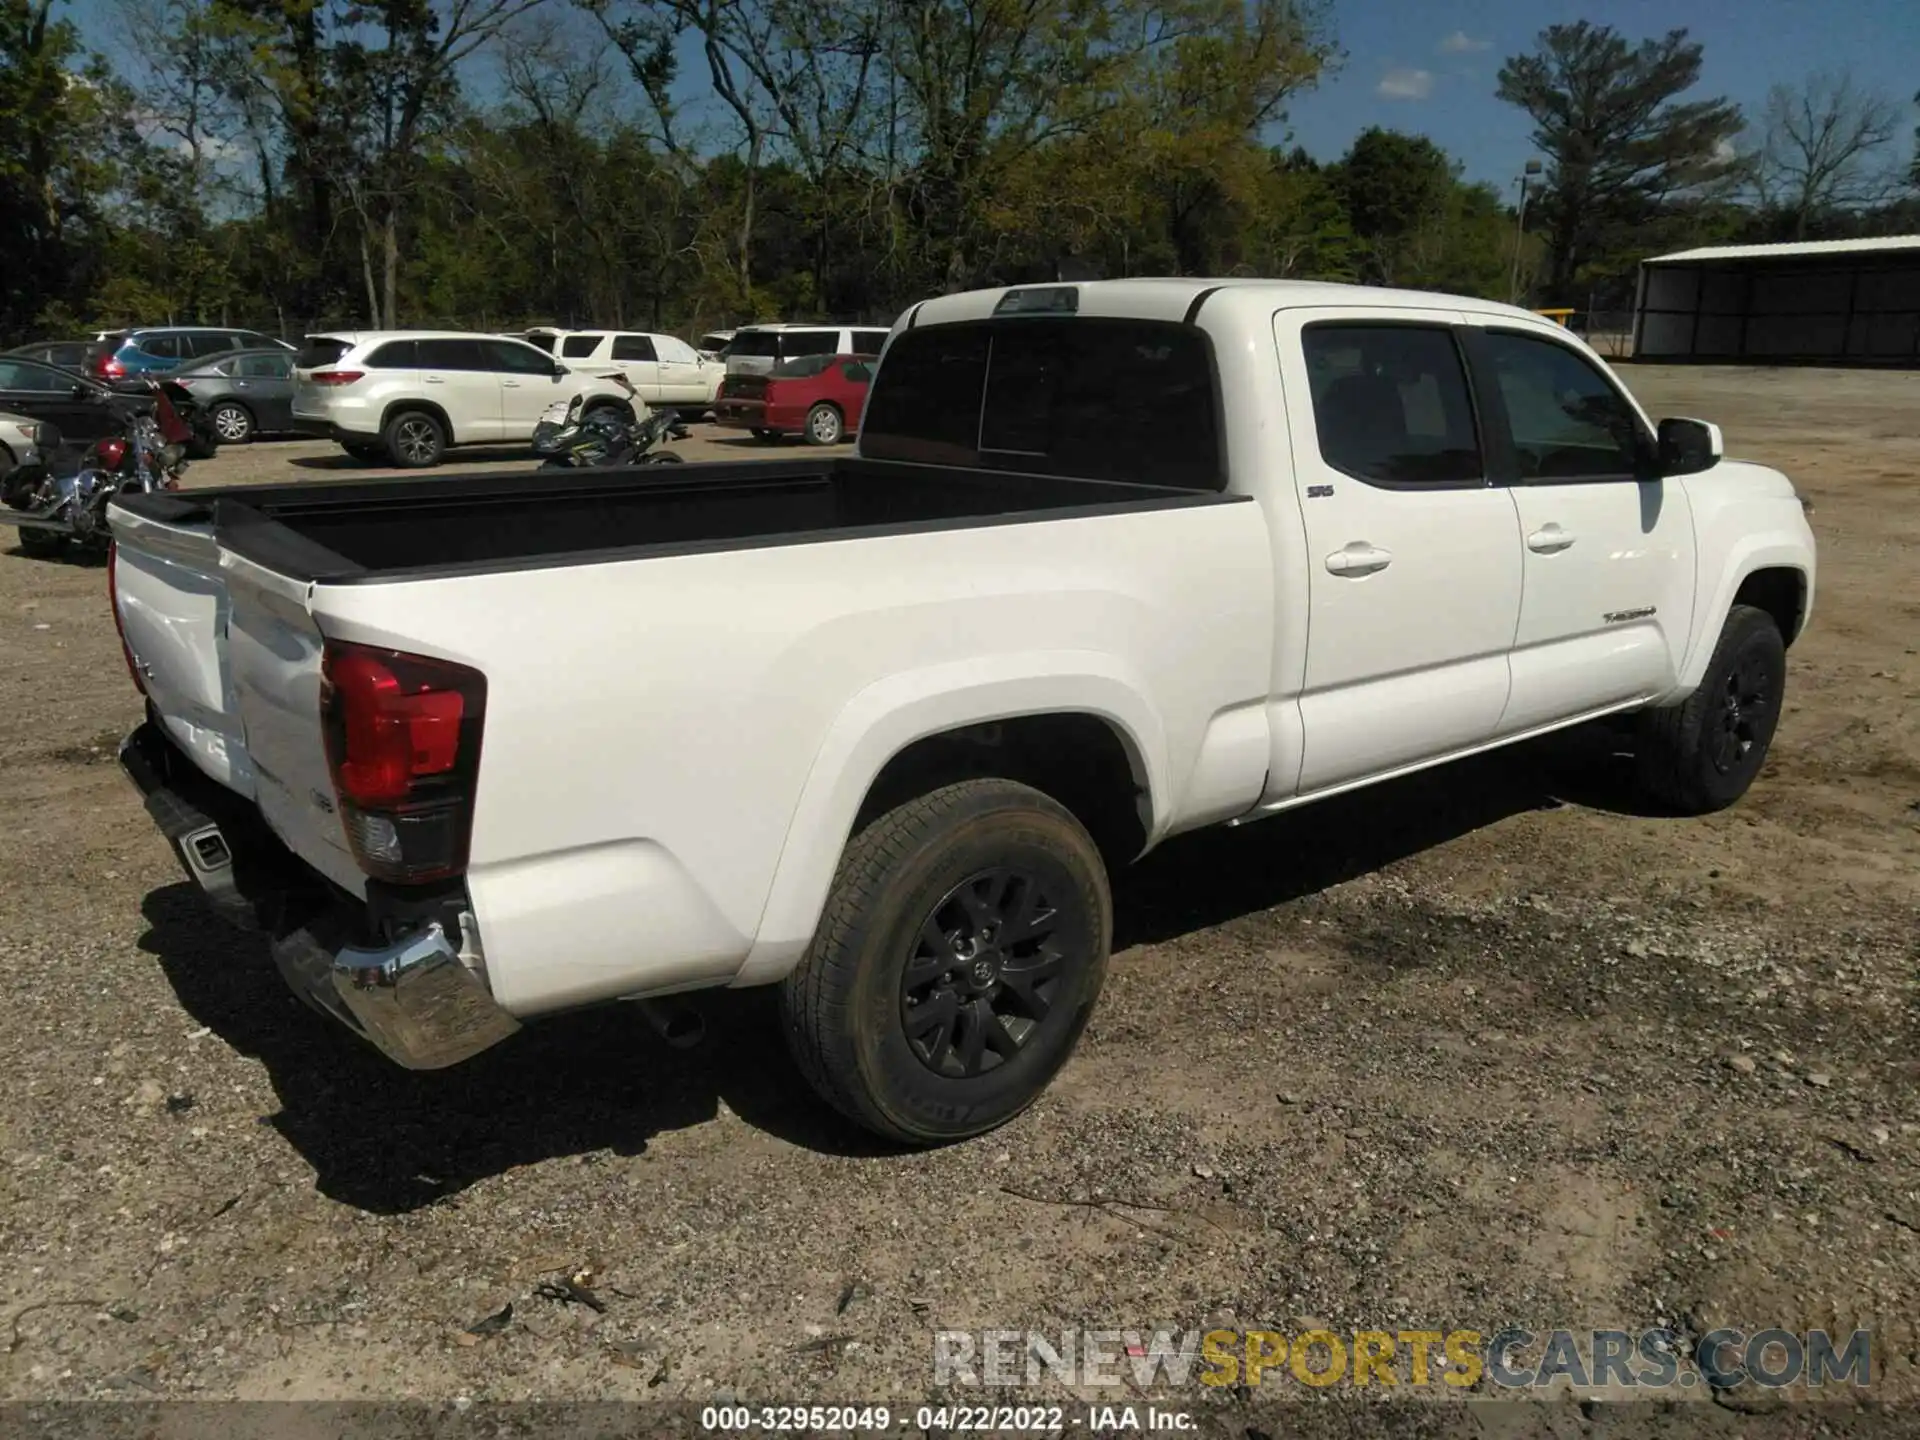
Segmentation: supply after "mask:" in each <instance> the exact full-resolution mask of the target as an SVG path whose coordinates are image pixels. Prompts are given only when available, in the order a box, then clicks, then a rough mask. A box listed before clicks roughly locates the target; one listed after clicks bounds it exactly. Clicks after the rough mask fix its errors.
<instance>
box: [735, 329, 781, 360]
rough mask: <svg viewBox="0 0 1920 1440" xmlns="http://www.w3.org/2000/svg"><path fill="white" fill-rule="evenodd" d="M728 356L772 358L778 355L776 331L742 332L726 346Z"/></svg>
mask: <svg viewBox="0 0 1920 1440" xmlns="http://www.w3.org/2000/svg"><path fill="white" fill-rule="evenodd" d="M727 353H728V354H729V355H759V356H773V355H778V354H779V353H780V332H779V331H778V330H742V331H741V332H740V333H739V334H738V335H735V336H734V337H733V340H732V341H731V342H730V343H729V344H728V346H727Z"/></svg>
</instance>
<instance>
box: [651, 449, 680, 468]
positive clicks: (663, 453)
mask: <svg viewBox="0 0 1920 1440" xmlns="http://www.w3.org/2000/svg"><path fill="white" fill-rule="evenodd" d="M640 463H641V464H642V465H684V464H686V463H687V457H686V456H684V455H676V454H674V453H673V452H672V451H671V450H651V451H649V452H647V453H646V454H645V455H642V456H641V457H640Z"/></svg>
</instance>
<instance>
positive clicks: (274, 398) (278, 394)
mask: <svg viewBox="0 0 1920 1440" xmlns="http://www.w3.org/2000/svg"><path fill="white" fill-rule="evenodd" d="M228 368H229V369H230V371H231V372H232V374H233V375H234V377H235V378H234V384H235V386H236V388H237V389H238V390H239V391H240V392H241V393H242V394H244V395H245V396H246V397H247V403H248V404H249V405H250V406H251V407H252V408H253V418H254V422H255V424H257V425H258V426H259V427H260V429H262V430H268V431H277V430H290V429H292V428H293V356H292V355H291V354H266V353H261V354H255V355H242V356H241V357H240V358H239V359H237V360H235V361H234V362H233V363H232V364H231V366H229V367H228Z"/></svg>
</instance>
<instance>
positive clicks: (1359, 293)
mask: <svg viewBox="0 0 1920 1440" xmlns="http://www.w3.org/2000/svg"><path fill="white" fill-rule="evenodd" d="M1009 290H1074V291H1077V292H1079V296H1078V308H1077V311H1076V313H1078V314H1081V315H1108V316H1123V317H1128V318H1134V319H1143V320H1182V319H1185V318H1186V317H1187V315H1188V314H1189V313H1190V312H1191V311H1192V310H1193V307H1194V304H1195V302H1196V301H1197V300H1199V299H1200V297H1201V296H1203V295H1209V296H1211V295H1214V292H1216V291H1218V292H1220V293H1219V294H1218V295H1217V296H1215V297H1214V298H1213V299H1212V300H1211V301H1210V302H1209V303H1210V304H1219V303H1221V302H1222V301H1228V302H1230V303H1231V302H1239V303H1243V304H1251V305H1254V306H1257V307H1259V308H1260V309H1263V310H1268V309H1271V310H1290V309H1295V308H1298V307H1301V306H1319V305H1327V306H1364V305H1382V306H1385V305H1391V306H1396V307H1400V308H1406V309H1423V310H1455V311H1459V310H1466V311H1471V312H1472V313H1474V314H1477V315H1498V316H1500V317H1502V318H1504V319H1512V320H1522V321H1525V322H1526V323H1527V324H1529V325H1536V326H1537V325H1541V324H1543V323H1550V322H1543V321H1542V320H1541V317H1540V316H1538V315H1536V314H1534V313H1533V312H1532V311H1531V310H1523V309H1521V308H1520V307H1519V306H1517V305H1502V304H1500V303H1498V302H1496V301H1491V300H1476V299H1473V298H1472V297H1470V296H1465V295H1445V294H1441V293H1439V292H1437V291H1433V290H1390V289H1387V288H1385V287H1383V286H1377V285H1342V284H1338V283H1335V282H1332V281H1325V280H1265V279H1252V280H1249V279H1204V278H1200V277H1194V278H1191V279H1187V278H1159V279H1140V280H1086V281H1078V282H1073V281H1068V282H1062V283H1060V284H1057V285H1056V284H1049V283H1041V284H1033V285H1011V286H1004V287H996V288H994V289H991V290H971V291H967V292H965V293H963V294H959V295H941V296H937V297H935V298H933V299H930V300H925V301H922V302H921V303H920V304H919V305H918V306H916V307H915V308H914V309H912V310H909V311H908V312H907V315H906V317H905V323H906V324H907V325H909V326H911V325H937V324H942V323H949V322H952V321H956V320H980V319H984V318H986V317H987V316H988V315H991V314H992V313H993V309H994V306H995V305H997V304H998V303H999V302H1000V299H1001V297H1002V296H1004V295H1005V294H1007V292H1008V291H1009Z"/></svg>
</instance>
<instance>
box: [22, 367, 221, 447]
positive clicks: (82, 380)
mask: <svg viewBox="0 0 1920 1440" xmlns="http://www.w3.org/2000/svg"><path fill="white" fill-rule="evenodd" d="M177 393H179V395H180V399H181V401H182V402H188V403H183V404H181V405H178V406H176V408H177V409H180V410H181V411H182V414H181V418H182V419H183V420H185V421H186V422H187V424H188V426H189V427H191V428H192V430H193V432H194V438H193V440H192V441H191V442H189V444H188V447H187V453H188V454H189V455H196V456H200V457H203V458H204V457H205V456H208V455H211V454H212V453H213V451H214V447H215V445H216V444H217V443H218V437H217V436H216V435H215V433H214V430H213V425H212V422H211V420H210V418H209V417H208V415H207V412H206V409H205V408H204V407H202V406H199V405H194V404H191V403H190V395H191V392H185V391H183V392H177ZM152 406H153V392H152V391H151V390H150V389H148V388H147V386H146V384H145V383H144V382H134V383H129V384H128V385H126V386H125V388H120V387H115V386H109V385H102V384H101V383H100V382H99V381H97V380H89V379H88V378H87V377H86V376H84V375H76V374H75V373H74V372H73V371H71V370H62V369H60V368H58V367H57V366H53V365H43V364H41V363H40V362H39V361H38V360H27V359H23V358H21V357H19V356H17V355H0V410H6V411H11V412H12V413H13V414H15V415H25V416H27V417H29V418H30V419H34V420H46V421H50V422H51V423H52V425H53V427H54V428H55V429H56V430H58V431H59V432H60V439H61V441H62V447H61V456H60V458H70V457H77V456H80V455H83V454H85V453H86V451H87V450H88V449H90V448H91V447H92V445H93V442H94V441H96V440H99V439H103V438H104V437H106V436H108V435H118V434H120V433H121V432H122V430H123V429H124V427H125V424H126V420H127V417H128V416H130V415H137V414H140V413H141V412H143V411H145V410H148V409H151V408H152Z"/></svg>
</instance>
